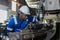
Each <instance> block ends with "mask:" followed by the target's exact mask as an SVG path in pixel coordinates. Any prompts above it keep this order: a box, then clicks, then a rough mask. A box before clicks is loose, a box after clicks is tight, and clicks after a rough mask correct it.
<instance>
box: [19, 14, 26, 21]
mask: <svg viewBox="0 0 60 40" xmlns="http://www.w3.org/2000/svg"><path fill="white" fill-rule="evenodd" d="M19 14H20V15H19V18H20V19H22V20H26V19H27V16H26V15H25V14H23V13H19Z"/></svg>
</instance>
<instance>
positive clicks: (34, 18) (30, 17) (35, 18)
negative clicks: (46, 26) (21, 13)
mask: <svg viewBox="0 0 60 40" xmlns="http://www.w3.org/2000/svg"><path fill="white" fill-rule="evenodd" d="M28 19H29V22H37V21H38V19H37V16H28Z"/></svg>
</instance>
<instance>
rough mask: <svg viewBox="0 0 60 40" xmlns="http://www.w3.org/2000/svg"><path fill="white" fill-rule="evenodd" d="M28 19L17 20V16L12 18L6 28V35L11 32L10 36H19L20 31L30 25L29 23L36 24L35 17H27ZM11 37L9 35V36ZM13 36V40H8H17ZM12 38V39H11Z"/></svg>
mask: <svg viewBox="0 0 60 40" xmlns="http://www.w3.org/2000/svg"><path fill="white" fill-rule="evenodd" d="M27 17H28V18H27V19H26V20H18V16H14V17H13V18H11V19H10V21H9V24H8V27H7V33H8V34H9V33H10V32H13V33H12V34H13V35H15V36H16V34H17V35H18V36H19V33H18V32H20V31H21V30H23V29H25V28H26V26H27V25H28V24H29V23H30V22H36V21H38V20H37V17H36V16H34V17H32V16H27ZM10 36H11V35H10ZM15 36H14V39H10V40H17V39H15V38H17V37H15ZM11 38H13V37H11Z"/></svg>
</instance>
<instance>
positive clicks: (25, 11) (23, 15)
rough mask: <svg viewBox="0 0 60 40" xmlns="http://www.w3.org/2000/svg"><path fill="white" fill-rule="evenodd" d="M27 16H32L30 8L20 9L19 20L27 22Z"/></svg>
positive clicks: (23, 7)
mask: <svg viewBox="0 0 60 40" xmlns="http://www.w3.org/2000/svg"><path fill="white" fill-rule="evenodd" d="M27 15H30V11H29V8H28V7H27V6H22V7H21V8H20V9H19V18H20V19H23V20H25V19H27Z"/></svg>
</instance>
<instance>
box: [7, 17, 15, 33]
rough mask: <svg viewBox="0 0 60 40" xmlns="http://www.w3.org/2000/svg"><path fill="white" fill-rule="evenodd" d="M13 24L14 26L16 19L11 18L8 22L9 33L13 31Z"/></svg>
mask: <svg viewBox="0 0 60 40" xmlns="http://www.w3.org/2000/svg"><path fill="white" fill-rule="evenodd" d="M13 26H14V19H13V18H11V19H10V21H9V23H8V26H7V33H9V32H11V31H12V30H13Z"/></svg>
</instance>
